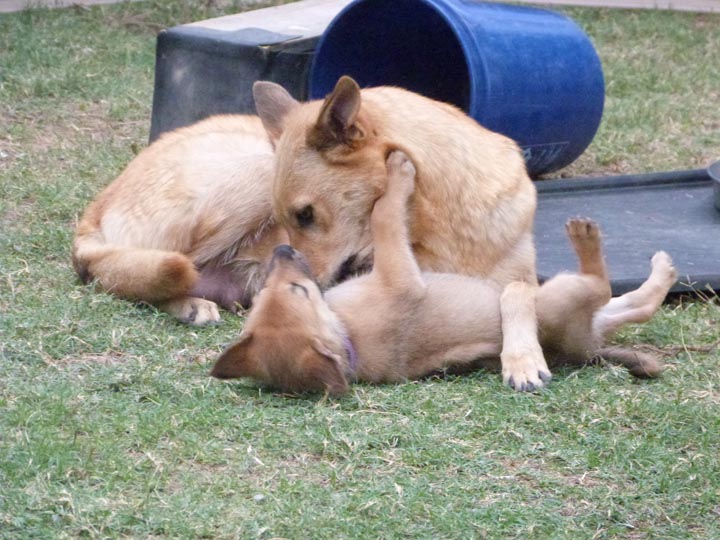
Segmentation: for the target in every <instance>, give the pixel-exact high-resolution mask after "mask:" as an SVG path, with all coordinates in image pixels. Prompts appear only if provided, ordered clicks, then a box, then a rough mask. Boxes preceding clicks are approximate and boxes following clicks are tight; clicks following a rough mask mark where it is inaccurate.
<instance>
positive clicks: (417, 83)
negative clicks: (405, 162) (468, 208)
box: [309, 0, 605, 176]
mask: <svg viewBox="0 0 720 540" xmlns="http://www.w3.org/2000/svg"><path fill="white" fill-rule="evenodd" d="M346 74H347V75H350V76H351V77H353V78H354V79H355V80H356V81H357V82H358V83H359V84H360V86H362V87H370V86H379V85H395V86H401V87H403V88H407V89H409V90H413V91H415V92H418V93H420V94H424V95H426V96H428V97H431V98H434V99H438V100H440V101H445V102H449V103H453V104H455V105H457V106H458V107H460V108H462V109H463V110H465V111H466V112H467V113H469V114H470V115H471V116H472V117H473V118H475V119H476V120H477V121H479V122H480V123H481V124H483V125H484V126H485V127H487V128H489V129H491V130H493V131H497V132H500V133H503V134H505V135H507V136H509V137H511V138H512V139H514V140H516V141H517V142H518V143H519V144H520V146H522V147H523V151H524V152H525V158H526V162H527V165H528V171H529V173H530V174H531V175H533V176H536V175H540V174H543V173H547V172H551V171H555V170H557V169H560V168H562V167H564V166H566V165H568V164H570V163H571V162H572V161H574V160H575V159H576V158H577V157H578V156H580V154H582V152H583V151H584V150H585V149H586V148H587V146H588V145H589V144H590V142H591V141H592V139H593V137H594V135H595V132H596V131H597V128H598V126H599V125H600V120H601V118H602V111H603V104H604V98H605V84H604V80H603V73H602V66H601V64H600V59H599V58H598V55H597V53H596V52H595V49H594V47H593V45H592V43H591V42H590V40H589V39H588V37H587V36H586V35H585V33H584V32H583V31H582V29H581V28H580V27H579V26H578V25H577V24H575V22H573V21H572V20H571V19H570V18H568V17H566V16H565V15H562V14H560V13H556V12H553V11H548V10H542V9H536V8H529V7H522V6H510V5H504V4H493V3H484V2H475V1H470V0H357V1H355V2H353V3H352V4H350V5H348V6H347V7H346V8H345V9H344V10H343V11H341V12H340V13H339V14H338V15H337V17H336V18H335V19H334V20H333V21H332V22H331V23H330V25H329V26H328V28H327V29H326V31H325V32H324V33H323V35H322V36H321V38H320V41H319V43H318V45H317V48H316V50H315V57H314V60H313V64H312V67H311V72H310V77H309V93H310V96H311V97H313V98H322V97H324V96H325V95H326V94H327V93H329V92H330V91H332V89H333V87H334V85H335V83H336V82H337V80H338V78H339V77H340V76H341V75H346Z"/></svg>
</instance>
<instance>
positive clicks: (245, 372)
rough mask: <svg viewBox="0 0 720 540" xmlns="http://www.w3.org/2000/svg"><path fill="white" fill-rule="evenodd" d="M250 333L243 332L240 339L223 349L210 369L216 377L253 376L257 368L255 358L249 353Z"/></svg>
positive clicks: (211, 373)
mask: <svg viewBox="0 0 720 540" xmlns="http://www.w3.org/2000/svg"><path fill="white" fill-rule="evenodd" d="M251 342H252V334H249V333H248V334H243V335H242V336H240V339H239V340H238V341H236V342H235V343H233V344H232V345H230V346H229V347H228V348H227V349H225V350H224V351H223V353H222V354H221V355H220V358H218V360H217V362H215V365H214V366H213V368H212V370H211V371H210V375H212V376H213V377H217V378H218V379H236V378H238V377H254V376H255V374H256V372H257V369H256V366H255V359H254V358H253V357H252V355H251V354H250V344H251Z"/></svg>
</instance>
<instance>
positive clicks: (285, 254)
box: [273, 244, 297, 259]
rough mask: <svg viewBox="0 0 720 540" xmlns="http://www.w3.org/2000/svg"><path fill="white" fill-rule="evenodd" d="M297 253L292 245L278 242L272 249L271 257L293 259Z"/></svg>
mask: <svg viewBox="0 0 720 540" xmlns="http://www.w3.org/2000/svg"><path fill="white" fill-rule="evenodd" d="M296 255H297V251H295V249H294V248H293V247H292V246H288V245H287V244H280V245H279V246H277V247H276V248H275V250H274V251H273V257H279V258H282V259H294V258H295V257H296Z"/></svg>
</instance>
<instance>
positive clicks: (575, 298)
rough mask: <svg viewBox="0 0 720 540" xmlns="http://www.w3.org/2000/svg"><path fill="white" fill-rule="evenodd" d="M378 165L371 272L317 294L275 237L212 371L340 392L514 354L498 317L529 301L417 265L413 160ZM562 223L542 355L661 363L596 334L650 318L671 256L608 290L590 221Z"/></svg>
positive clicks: (544, 290)
mask: <svg viewBox="0 0 720 540" xmlns="http://www.w3.org/2000/svg"><path fill="white" fill-rule="evenodd" d="M387 174H388V185H387V190H386V192H385V193H384V194H383V195H382V196H381V197H380V198H379V199H378V200H377V202H376V203H375V206H374V208H373V212H372V216H371V224H370V227H371V233H372V237H373V243H374V245H375V259H374V265H373V270H372V272H371V273H370V274H367V275H364V276H360V277H356V278H354V279H351V280H349V281H346V282H344V283H342V284H341V285H338V286H336V287H334V288H332V289H330V290H328V291H327V292H326V293H325V294H324V295H323V294H322V293H321V291H320V289H319V288H318V286H317V285H316V282H315V280H314V279H313V277H312V275H311V273H310V270H309V268H308V265H307V263H306V261H305V260H304V258H303V256H302V255H301V254H300V253H299V252H297V251H295V250H294V249H293V248H291V247H290V246H279V247H277V248H276V249H275V251H274V255H273V258H272V261H271V263H270V268H269V273H268V277H267V280H266V282H265V286H264V288H263V289H262V290H261V291H260V292H259V293H258V295H257V296H256V298H255V299H254V307H253V309H252V311H251V312H250V314H249V316H248V318H247V321H246V323H245V328H244V330H243V333H242V335H241V336H240V339H239V341H237V342H236V343H235V344H233V345H232V346H230V347H229V348H228V349H227V350H226V351H225V352H223V354H222V355H221V356H220V358H219V359H218V361H217V363H216V364H215V366H214V367H213V369H212V372H211V374H212V375H213V376H215V377H218V378H233V377H252V378H254V379H257V380H260V381H262V382H264V383H267V384H269V385H271V386H274V387H277V388H280V389H283V390H288V391H304V390H327V391H329V392H330V393H333V394H339V393H342V392H345V391H346V390H347V388H348V383H349V382H351V381H354V380H360V381H368V382H374V383H379V382H395V381H401V380H403V379H408V378H410V379H412V378H417V377H422V376H424V375H427V374H429V373H432V372H433V371H436V370H438V369H442V368H446V367H453V366H462V365H467V364H470V363H474V362H476V361H477V362H478V363H479V364H480V365H483V366H485V367H492V366H495V367H500V358H499V356H500V352H501V350H505V349H506V348H508V347H511V348H513V349H518V352H520V353H521V352H523V351H522V349H523V347H526V346H527V347H531V346H532V343H529V344H526V343H523V342H522V341H518V340H517V339H516V338H517V336H513V335H509V334H508V332H504V330H506V329H505V328H504V327H503V326H502V323H501V321H502V320H503V319H506V317H507V316H508V315H512V316H513V317H520V318H527V319H528V320H534V316H533V313H532V311H533V310H532V309H529V310H528V311H529V312H528V313H512V314H506V313H505V312H504V309H505V306H506V304H504V303H503V302H502V298H501V296H502V295H503V294H508V290H507V287H506V288H505V289H504V290H503V289H501V288H500V287H498V286H497V285H493V284H492V282H490V281H483V280H480V279H476V278H470V277H466V276H460V275H454V274H439V273H421V272H420V269H419V268H418V265H417V262H416V261H415V258H414V256H413V253H412V250H411V247H410V245H409V242H408V228H407V222H406V221H407V204H408V200H409V198H410V197H411V195H412V193H413V189H414V176H415V169H414V167H413V165H412V163H411V162H410V161H409V160H408V159H407V157H406V156H405V155H404V154H403V153H402V152H400V151H395V152H393V153H392V154H390V156H389V158H388V160H387ZM566 228H567V233H568V237H569V239H570V242H571V243H572V245H573V248H574V249H575V252H576V253H577V256H578V259H579V272H578V273H577V274H560V275H558V276H556V277H554V278H553V279H551V280H549V281H548V282H546V283H545V284H544V285H542V287H540V290H539V291H538V294H537V300H536V306H535V310H536V312H537V320H538V324H539V327H538V330H539V336H540V342H541V345H542V347H543V352H544V353H545V355H546V357H547V358H548V360H549V362H550V365H551V366H552V365H558V364H567V363H570V364H584V363H587V362H589V361H590V360H592V359H593V358H594V357H596V356H603V357H604V358H606V359H607V360H609V361H615V362H619V363H620V364H622V365H625V366H627V368H628V369H629V370H630V372H631V373H632V374H633V375H636V376H639V377H654V376H657V375H658V374H659V373H660V372H661V371H662V369H663V367H662V365H661V364H660V362H659V361H658V360H657V359H656V358H655V357H653V356H651V355H648V354H642V353H638V352H634V351H631V350H626V349H622V348H619V347H605V346H604V343H605V341H606V340H607V338H608V337H610V336H611V335H612V334H613V333H614V332H615V331H616V330H618V328H620V327H621V326H622V325H624V324H627V323H636V322H644V321H647V320H649V319H650V318H651V317H652V315H653V314H654V313H655V311H656V310H657V309H658V307H659V306H660V305H661V303H662V301H663V299H664V298H665V296H666V294H667V292H668V290H669V289H670V287H671V286H672V284H673V283H674V282H675V280H676V278H677V274H676V271H675V269H674V268H673V266H672V261H671V259H670V257H669V256H668V255H667V254H666V253H664V252H658V253H656V254H655V256H654V257H653V259H652V271H651V273H650V276H649V277H648V279H647V281H646V282H645V283H643V285H642V286H641V287H640V288H638V289H637V290H634V291H632V292H629V293H627V294H625V295H623V296H620V297H617V298H611V293H610V283H609V281H608V274H607V269H606V267H605V262H604V258H603V254H602V246H601V241H600V231H599V229H598V227H597V225H595V223H593V222H591V221H589V220H585V219H573V220H570V221H569V222H568V224H567V225H566ZM510 287H530V285H527V284H524V283H521V282H517V283H513V284H512V285H510ZM511 294H512V293H511ZM517 309H519V310H523V309H525V308H523V307H522V306H520V307H518V308H517ZM522 356H525V355H522ZM543 378H544V379H545V380H547V379H549V378H550V374H549V373H544V374H543ZM511 384H512V383H511ZM528 384H531V383H528ZM533 389H534V387H532V386H531V387H527V386H526V387H524V388H522V390H533Z"/></svg>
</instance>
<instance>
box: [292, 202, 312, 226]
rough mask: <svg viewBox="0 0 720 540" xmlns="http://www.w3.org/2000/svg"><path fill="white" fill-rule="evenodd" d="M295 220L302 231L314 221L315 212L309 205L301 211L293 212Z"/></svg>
mask: <svg viewBox="0 0 720 540" xmlns="http://www.w3.org/2000/svg"><path fill="white" fill-rule="evenodd" d="M295 219H296V220H297V223H298V227H300V228H302V229H304V228H306V227H309V226H310V225H312V224H313V222H314V221H315V212H314V211H313V207H312V206H311V205H309V204H308V205H307V206H305V207H303V208H302V209H300V210H298V211H297V212H295Z"/></svg>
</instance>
